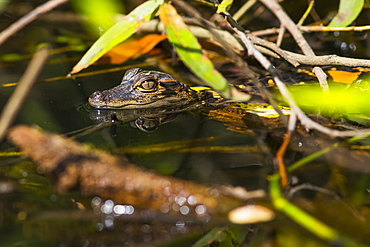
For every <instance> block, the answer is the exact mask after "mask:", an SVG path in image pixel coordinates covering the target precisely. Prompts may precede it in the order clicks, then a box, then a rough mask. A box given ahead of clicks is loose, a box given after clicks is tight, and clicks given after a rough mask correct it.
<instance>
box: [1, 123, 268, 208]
mask: <svg viewBox="0 0 370 247" xmlns="http://www.w3.org/2000/svg"><path fill="white" fill-rule="evenodd" d="M8 138H9V140H10V141H11V142H13V143H14V144H15V145H17V146H19V147H20V148H21V149H22V151H23V153H24V154H25V155H26V156H28V157H30V158H31V159H32V160H33V161H34V162H35V163H36V164H37V165H38V166H39V168H42V169H43V170H44V171H45V173H46V174H48V175H49V176H51V177H52V178H53V179H54V180H55V186H56V188H57V190H58V191H59V192H65V191H67V190H70V189H73V188H78V189H80V190H81V191H82V192H83V193H85V194H88V195H97V196H100V197H101V198H103V199H111V200H113V201H114V202H115V203H117V204H131V205H133V206H135V207H139V208H150V209H154V210H157V211H160V212H163V213H168V212H180V213H182V214H194V213H195V214H196V215H208V214H217V215H224V214H226V213H228V212H229V211H230V210H232V209H233V208H236V207H238V206H241V205H243V201H242V200H240V198H237V196H235V195H233V192H235V191H238V190H237V189H235V190H233V189H230V187H228V189H225V187H223V186H213V187H212V186H211V187H209V186H205V185H201V184H196V183H192V182H190V181H185V180H181V179H177V178H172V177H167V176H162V175H158V174H155V173H152V172H149V171H146V170H144V169H142V168H140V167H138V166H136V165H134V164H132V163H130V162H129V161H128V160H126V159H124V158H120V157H116V156H112V155H110V154H108V153H107V152H104V151H100V150H95V149H92V148H90V147H88V146H86V145H82V144H79V143H77V142H75V141H73V140H70V139H66V138H64V137H62V136H59V135H56V134H51V133H46V132H43V131H41V130H38V129H34V128H31V127H28V126H25V125H20V126H17V127H14V128H13V129H11V130H10V132H9V135H8ZM248 193H250V194H247V195H243V196H242V197H243V199H248V198H252V197H261V196H263V195H264V193H263V191H255V192H248ZM226 194H227V195H226ZM266 210H267V209H266ZM270 214H271V212H270Z"/></svg>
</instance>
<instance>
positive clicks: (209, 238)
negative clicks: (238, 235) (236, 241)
mask: <svg viewBox="0 0 370 247" xmlns="http://www.w3.org/2000/svg"><path fill="white" fill-rule="evenodd" d="M225 230H226V228H225V227H215V228H213V229H212V230H211V231H210V232H208V233H207V234H206V235H204V237H202V238H201V239H199V240H198V241H197V242H196V243H195V244H193V245H192V247H204V246H209V245H210V244H212V243H213V242H221V241H222V240H224V239H225V237H226V236H225Z"/></svg>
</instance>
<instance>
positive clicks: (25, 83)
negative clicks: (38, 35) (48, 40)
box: [0, 45, 50, 141]
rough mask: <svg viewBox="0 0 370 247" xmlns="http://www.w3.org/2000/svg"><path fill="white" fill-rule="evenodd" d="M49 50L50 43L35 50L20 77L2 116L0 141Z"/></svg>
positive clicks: (0, 119)
mask: <svg viewBox="0 0 370 247" xmlns="http://www.w3.org/2000/svg"><path fill="white" fill-rule="evenodd" d="M49 50H50V49H49V46H48V45H42V46H41V47H40V48H39V49H38V50H37V51H36V52H35V55H34V56H33V58H32V60H31V62H30V64H29V65H28V67H27V69H26V71H25V73H24V74H23V76H22V78H21V79H20V82H19V85H18V86H17V87H16V89H15V90H14V93H13V94H12V96H11V97H10V99H9V100H8V102H7V103H6V105H5V107H4V109H3V112H2V114H1V117H0V141H1V140H2V139H3V138H4V135H5V133H6V131H7V129H8V128H9V126H10V125H11V124H12V122H13V120H14V118H15V117H16V115H17V114H18V111H19V110H20V108H21V106H22V103H23V101H24V100H25V98H26V96H27V94H28V92H29V90H30V89H31V87H32V85H33V83H34V82H35V81H36V79H37V76H38V75H39V73H40V72H41V69H42V67H43V65H44V63H45V61H46V59H47V58H48V55H49Z"/></svg>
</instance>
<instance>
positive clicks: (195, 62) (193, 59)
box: [159, 3, 230, 98]
mask: <svg viewBox="0 0 370 247" xmlns="http://www.w3.org/2000/svg"><path fill="white" fill-rule="evenodd" d="M159 17H160V19H161V21H162V22H163V24H164V26H165V28H166V34H167V37H168V39H169V41H170V42H171V43H172V45H173V46H174V48H175V50H176V52H177V53H178V55H179V56H180V58H181V59H182V61H183V62H184V63H185V64H186V65H187V66H188V67H189V69H190V70H191V71H192V72H193V73H194V74H196V75H197V76H198V77H199V78H201V79H202V80H203V81H204V82H206V83H207V84H208V85H210V86H212V87H213V88H214V89H215V90H217V91H218V92H219V93H221V94H222V95H223V96H225V97H227V98H230V86H229V85H228V83H227V81H226V80H225V78H224V77H223V76H222V75H221V74H220V73H219V72H218V71H217V70H215V69H214V67H213V64H212V62H211V61H210V60H209V59H208V57H207V56H205V55H204V54H203V53H202V50H201V49H202V48H201V46H200V44H199V43H198V40H197V39H196V38H195V37H194V35H193V34H192V33H191V32H190V31H189V28H188V27H187V26H186V24H185V23H184V21H183V20H182V18H181V16H180V15H179V14H178V13H177V11H176V9H175V8H174V7H173V6H172V5H171V4H167V3H165V4H163V5H162V6H161V7H160V10H159Z"/></svg>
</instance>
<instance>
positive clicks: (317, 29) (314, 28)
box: [298, 25, 370, 33]
mask: <svg viewBox="0 0 370 247" xmlns="http://www.w3.org/2000/svg"><path fill="white" fill-rule="evenodd" d="M298 29H299V30H300V31H302V32H306V33H309V32H335V31H339V32H348V31H355V32H362V31H367V30H370V25H367V26H351V27H325V26H300V27H298Z"/></svg>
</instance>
